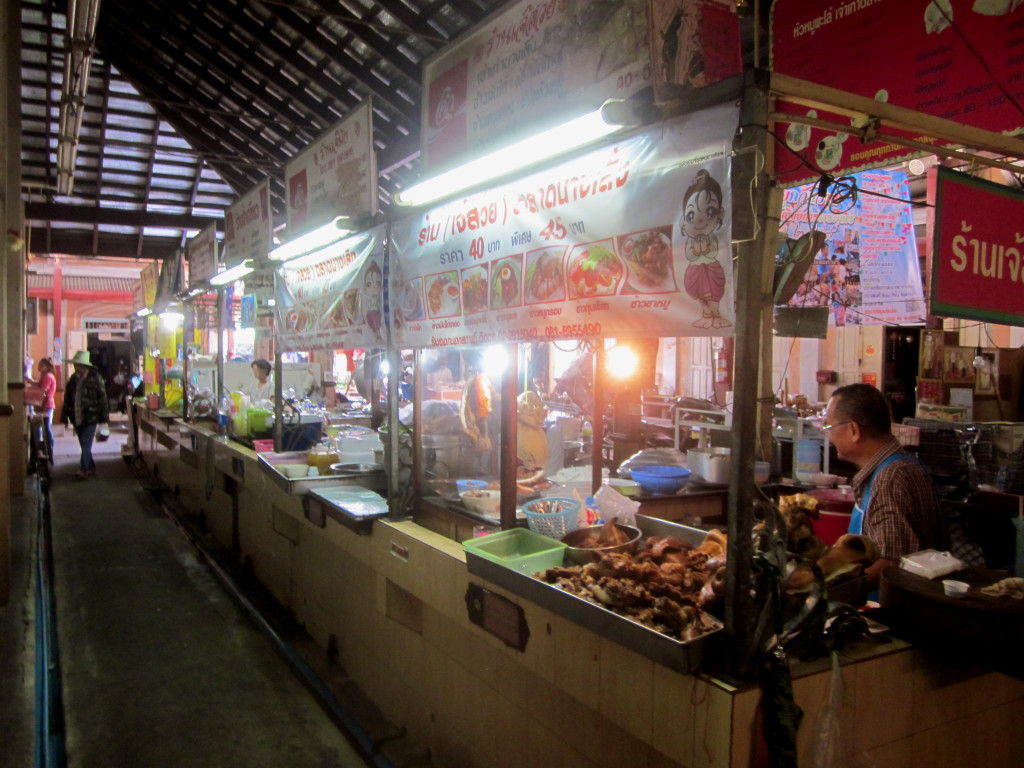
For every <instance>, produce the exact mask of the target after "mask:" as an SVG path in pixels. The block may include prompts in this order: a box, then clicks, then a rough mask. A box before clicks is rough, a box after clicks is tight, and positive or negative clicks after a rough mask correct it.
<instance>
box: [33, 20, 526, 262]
mask: <svg viewBox="0 0 1024 768" xmlns="http://www.w3.org/2000/svg"><path fill="white" fill-rule="evenodd" d="M505 2H506V0H384V1H383V2H370V0H344V2H342V0H183V2H179V3H166V2H161V1H160V0H103V3H102V6H101V10H100V19H99V25H98V28H97V38H96V43H97V47H96V55H95V58H94V63H93V69H92V72H91V76H90V78H89V90H88V93H87V95H86V104H85V110H84V115H83V130H82V135H81V139H80V143H79V153H78V164H77V168H76V178H75V194H74V195H73V196H70V197H65V196H59V195H56V194H55V184H56V172H55V167H54V162H55V156H54V151H53V149H52V147H54V146H55V140H56V135H57V134H56V132H57V125H56V106H57V104H56V99H57V98H58V96H59V93H60V88H61V78H62V72H63V67H62V64H63V61H64V56H65V54H64V37H65V34H64V26H65V24H64V21H65V17H64V13H65V10H66V4H65V2H64V0H21V8H22V18H23V27H22V29H23V34H22V39H23V44H22V83H23V84H22V118H23V119H22V179H23V190H24V192H23V197H24V200H25V203H26V216H27V217H28V220H29V223H30V230H29V237H30V243H31V246H32V247H33V248H34V249H37V250H38V251H39V252H40V253H42V252H56V253H66V254H69V255H95V256H99V255H104V256H109V255H116V256H124V257H126V258H132V259H136V258H164V257H166V256H168V255H170V254H172V253H173V252H174V250H175V249H176V248H178V247H180V246H181V245H182V244H183V243H184V242H185V240H186V239H187V237H188V235H189V234H190V232H192V231H195V230H197V229H201V228H202V226H203V225H204V224H205V223H207V222H208V221H209V220H210V218H219V217H222V216H223V211H224V209H225V208H226V207H227V206H229V205H230V204H231V203H232V202H234V200H235V199H237V195H238V194H240V193H244V192H246V191H248V190H250V189H252V188H253V187H254V186H255V185H256V184H257V183H258V182H260V181H262V180H263V179H265V178H266V179H269V180H270V185H271V198H272V199H271V205H272V208H273V210H274V211H275V220H276V221H278V222H280V221H281V220H282V219H283V212H284V205H285V188H284V179H283V169H284V167H285V165H286V164H287V163H288V162H289V161H290V160H291V159H292V158H294V157H295V156H296V155H297V154H298V153H300V152H301V151H302V150H303V149H304V148H305V147H307V146H308V145H309V144H310V143H311V142H312V141H313V140H314V139H316V138H317V137H319V136H321V135H322V134H323V133H324V131H326V130H327V129H328V128H329V127H330V126H332V125H334V124H336V123H337V122H338V121H340V120H341V119H343V118H344V117H345V116H346V115H348V114H350V113H351V112H352V111H353V110H354V109H356V108H357V107H358V106H359V105H360V104H362V103H363V102H364V101H365V100H366V99H367V98H372V100H373V116H374V135H373V145H374V148H375V150H376V153H377V166H378V168H379V169H380V170H379V178H378V185H379V188H380V197H381V201H382V203H381V206H382V211H386V210H387V207H388V206H389V205H390V200H391V197H392V195H393V194H394V193H395V192H397V191H398V190H400V189H402V188H404V187H405V186H407V185H409V184H411V183H413V182H414V181H415V180H416V179H417V177H418V171H419V161H418V157H419V149H420V141H419V130H420V101H421V89H422V62H423V61H424V60H425V59H427V58H428V57H430V56H431V55H433V54H434V53H435V52H436V51H437V50H439V49H440V48H441V47H442V46H443V45H445V44H446V43H447V41H449V40H453V39H455V38H456V37H458V35H459V34H460V33H461V32H462V31H463V30H465V29H467V28H469V27H470V26H472V25H473V24H475V23H477V22H479V21H480V20H482V19H483V18H485V17H486V16H487V15H488V14H490V13H491V12H492V11H493V10H494V9H495V8H498V7H500V6H501V5H504V3H505ZM76 211H77V213H76ZM164 211H167V212H169V213H163V212H164ZM176 212H180V213H176ZM206 213H209V216H204V215H197V214H206Z"/></svg>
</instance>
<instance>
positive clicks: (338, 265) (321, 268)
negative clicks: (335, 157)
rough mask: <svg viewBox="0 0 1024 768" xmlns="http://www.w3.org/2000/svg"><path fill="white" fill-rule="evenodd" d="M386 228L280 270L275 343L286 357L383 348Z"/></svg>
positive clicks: (320, 252) (342, 242) (329, 248)
mask: <svg viewBox="0 0 1024 768" xmlns="http://www.w3.org/2000/svg"><path fill="white" fill-rule="evenodd" d="M384 242H385V225H381V226H379V227H375V228H373V229H371V230H369V231H367V232H361V233H359V234H356V235H352V236H351V237H347V238H345V239H344V240H340V241H339V242H337V243H334V244H332V245H330V246H328V247H327V248H324V249H323V250H322V251H318V252H316V253H313V254H309V255H306V256H300V257H299V258H297V259H293V260H292V261H289V262H285V263H284V264H283V265H282V266H280V267H279V268H278V270H277V277H276V279H275V281H274V283H275V294H276V298H277V303H276V306H275V308H274V330H275V338H276V343H277V344H278V346H279V348H280V350H281V351H283V352H298V351H308V350H314V349H365V348H376V347H383V346H385V333H386V332H385V329H384V327H383V319H384V295H383V293H384V292H383V286H384V277H383V275H384V271H383V269H384Z"/></svg>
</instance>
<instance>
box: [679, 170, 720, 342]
mask: <svg viewBox="0 0 1024 768" xmlns="http://www.w3.org/2000/svg"><path fill="white" fill-rule="evenodd" d="M724 217H725V211H724V210H723V209H722V187H721V185H720V184H719V183H718V182H717V181H715V179H714V178H712V176H711V174H709V173H708V172H707V171H706V170H703V169H702V170H700V171H698V172H697V176H696V177H695V178H694V180H693V183H692V184H690V186H689V187H688V188H687V190H686V193H685V194H684V195H683V215H682V219H681V220H680V222H679V231H680V232H681V233H682V235H683V238H684V241H685V246H684V247H685V253H686V260H687V261H688V262H689V265H688V266H687V267H686V272H685V273H684V274H683V283H684V285H685V286H686V292H687V293H688V294H689V295H690V296H691V297H693V298H694V299H696V300H697V301H698V302H700V308H701V316H700V318H699V319H697V320H695V321H694V322H693V325H694V327H696V328H727V327H729V326H730V325H732V323H730V322H729V321H728V320H725V319H724V318H723V317H722V314H721V312H719V310H718V308H719V304H720V303H721V300H722V295H723V294H724V293H725V282H726V281H725V269H723V268H722V265H721V263H719V261H718V237H717V236H716V235H715V232H717V231H718V229H719V228H721V226H722V223H723V221H724Z"/></svg>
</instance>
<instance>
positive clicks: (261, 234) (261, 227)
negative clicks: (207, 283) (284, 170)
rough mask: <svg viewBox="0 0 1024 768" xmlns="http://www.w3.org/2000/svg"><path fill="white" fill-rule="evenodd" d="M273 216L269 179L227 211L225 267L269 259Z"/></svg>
mask: <svg viewBox="0 0 1024 768" xmlns="http://www.w3.org/2000/svg"><path fill="white" fill-rule="evenodd" d="M273 234H274V214H273V211H271V210H270V179H264V180H263V181H261V182H260V183H259V184H257V185H256V186H255V187H254V188H253V189H251V190H249V191H248V192H246V193H245V194H244V195H242V196H241V197H240V198H239V199H238V200H237V201H236V202H235V203H233V204H231V205H230V206H228V209H227V210H226V211H225V212H224V268H225V269H230V268H231V267H235V266H238V265H239V264H241V263H242V262H243V261H245V260H246V259H252V260H253V261H254V262H255V263H257V264H258V263H260V262H261V261H266V260H267V254H268V253H270V249H271V248H272V247H273Z"/></svg>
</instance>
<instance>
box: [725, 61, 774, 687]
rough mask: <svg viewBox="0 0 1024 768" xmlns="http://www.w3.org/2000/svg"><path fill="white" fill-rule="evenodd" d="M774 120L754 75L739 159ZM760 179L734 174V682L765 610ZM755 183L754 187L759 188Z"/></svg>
mask: <svg viewBox="0 0 1024 768" xmlns="http://www.w3.org/2000/svg"><path fill="white" fill-rule="evenodd" d="M767 117H768V74H767V72H765V71H763V70H748V71H747V72H746V73H745V74H744V87H743V103H742V106H741V109H740V132H739V135H738V137H737V142H736V147H735V149H736V150H737V152H742V151H744V150H747V151H749V152H752V153H754V156H755V157H756V156H758V155H759V156H760V157H761V158H762V159H763V157H764V154H765V144H766V138H765V137H766V135H767V134H766V130H765V129H766V126H767ZM752 174H753V175H752V178H749V177H746V178H737V174H736V173H734V174H733V190H734V191H733V200H734V201H740V200H742V201H744V202H745V201H747V200H750V201H752V203H753V207H754V210H753V219H754V223H755V226H756V232H755V234H754V236H753V239H751V240H748V241H746V242H742V243H740V244H739V245H738V247H737V253H738V264H737V270H736V363H735V380H734V387H735V388H734V390H733V391H734V393H735V396H734V404H733V431H732V444H731V448H732V464H731V467H730V474H729V488H730V492H729V505H728V533H729V545H728V566H727V575H726V579H727V584H728V586H727V597H726V604H725V639H726V644H727V656H726V659H727V662H726V663H727V667H728V669H727V671H728V673H729V674H731V675H732V676H733V677H735V678H737V679H742V678H745V677H749V675H750V672H751V662H752V659H753V654H754V650H755V649H754V648H753V647H752V645H753V642H754V629H755V625H756V621H757V614H758V611H759V609H760V606H757V605H755V604H754V601H753V599H752V598H751V595H750V589H749V586H750V579H751V565H752V559H753V541H752V538H751V530H752V528H753V514H752V513H753V502H754V498H755V488H754V482H753V466H754V465H753V462H754V452H755V447H756V446H755V443H756V439H757V420H758V414H759V410H760V409H759V407H758V396H757V393H758V392H759V389H760V387H759V371H760V366H761V355H762V352H761V333H762V304H763V300H764V295H763V289H762V283H763V275H764V270H765V261H766V252H765V242H766V237H767V236H768V235H769V234H771V235H772V236H773V237H774V232H772V233H768V232H767V231H766V213H767V205H768V194H767V191H768V176H767V174H766V173H765V170H764V163H763V162H759V163H755V164H754V166H753V171H752ZM751 181H752V182H753V184H752V185H751Z"/></svg>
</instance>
